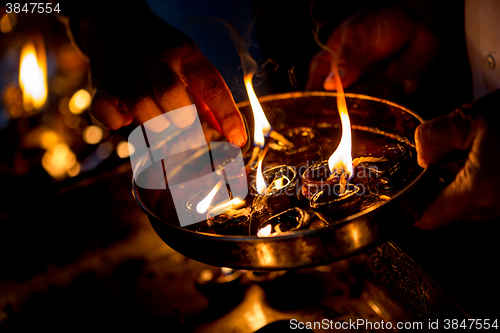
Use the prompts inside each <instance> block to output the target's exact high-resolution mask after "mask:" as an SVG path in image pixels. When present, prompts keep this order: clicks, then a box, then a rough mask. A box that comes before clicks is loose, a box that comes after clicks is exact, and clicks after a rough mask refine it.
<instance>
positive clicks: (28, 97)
mask: <svg viewBox="0 0 500 333" xmlns="http://www.w3.org/2000/svg"><path fill="white" fill-rule="evenodd" d="M19 85H20V86H21V89H22V91H23V107H24V110H25V111H27V112H29V111H32V110H39V109H41V108H43V106H44V105H45V102H46V100H47V64H46V57H45V50H44V48H43V44H42V43H41V42H40V43H38V52H37V48H35V44H34V43H33V42H32V41H28V42H27V43H26V44H24V46H23V48H22V50H21V62H20V66H19Z"/></svg>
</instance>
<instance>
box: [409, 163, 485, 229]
mask: <svg viewBox="0 0 500 333" xmlns="http://www.w3.org/2000/svg"><path fill="white" fill-rule="evenodd" d="M477 173H478V170H477V169H476V168H475V167H474V165H473V163H471V162H470V161H469V160H468V161H467V162H466V164H465V166H464V167H463V168H462V169H461V170H460V172H459V173H458V174H457V177H456V178H455V180H454V181H453V182H452V183H450V184H449V185H448V186H447V187H446V188H445V189H444V190H443V191H442V192H441V193H440V194H439V196H438V197H437V199H436V200H434V201H433V202H432V203H431V204H430V205H429V206H428V207H427V209H426V210H425V211H424V213H423V215H422V218H421V219H420V220H418V221H417V222H415V224H414V225H415V226H416V227H418V228H421V229H426V230H431V229H436V228H438V227H441V226H445V225H449V224H452V223H454V222H456V221H459V220H462V219H464V218H467V217H468V216H470V215H471V209H472V207H473V205H471V195H472V194H473V192H474V191H473V189H472V186H473V184H474V180H475V179H476V178H477Z"/></svg>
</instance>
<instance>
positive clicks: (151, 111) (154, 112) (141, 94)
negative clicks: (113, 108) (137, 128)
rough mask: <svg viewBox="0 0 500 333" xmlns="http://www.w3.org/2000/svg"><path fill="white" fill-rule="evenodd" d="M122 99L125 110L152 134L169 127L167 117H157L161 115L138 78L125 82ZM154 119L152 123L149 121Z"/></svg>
mask: <svg viewBox="0 0 500 333" xmlns="http://www.w3.org/2000/svg"><path fill="white" fill-rule="evenodd" d="M123 96H124V97H123V98H124V100H125V104H126V105H127V109H128V110H129V112H130V113H131V114H132V115H134V117H136V118H137V119H138V120H139V121H140V122H141V123H143V124H145V126H147V128H148V129H149V130H151V131H153V132H156V133H159V132H161V131H163V130H164V129H166V128H167V127H168V126H169V125H170V121H169V120H168V118H167V117H158V116H160V115H162V114H163V112H162V110H161V109H160V107H159V106H158V104H157V103H156V101H155V99H154V97H153V96H152V95H151V93H150V91H149V90H148V89H147V88H146V85H145V84H144V83H143V82H141V81H140V80H139V79H138V78H132V79H130V80H128V81H127V84H126V85H125V87H124V88H123ZM153 118H155V120H154V121H153V122H151V121H149V120H151V119H153Z"/></svg>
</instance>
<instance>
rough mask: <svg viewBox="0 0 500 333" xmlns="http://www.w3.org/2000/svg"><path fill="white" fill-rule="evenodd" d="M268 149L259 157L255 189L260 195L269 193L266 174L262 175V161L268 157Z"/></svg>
mask: <svg viewBox="0 0 500 333" xmlns="http://www.w3.org/2000/svg"><path fill="white" fill-rule="evenodd" d="M266 152H267V149H266V150H264V151H263V153H262V154H261V155H260V157H259V162H258V164H257V172H256V174H255V176H256V180H255V188H256V189H257V192H258V193H259V194H260V195H264V194H266V192H267V184H266V181H265V180H264V174H263V173H262V161H263V160H264V156H265V155H266Z"/></svg>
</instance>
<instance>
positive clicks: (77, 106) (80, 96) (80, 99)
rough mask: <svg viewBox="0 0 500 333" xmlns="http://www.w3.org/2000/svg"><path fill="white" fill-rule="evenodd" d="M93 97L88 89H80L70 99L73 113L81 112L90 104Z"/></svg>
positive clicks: (70, 109) (70, 108)
mask: <svg viewBox="0 0 500 333" xmlns="http://www.w3.org/2000/svg"><path fill="white" fill-rule="evenodd" d="M91 100H92V98H91V97H90V94H89V92H88V91H87V90H85V89H81V90H78V91H77V92H76V93H75V94H74V95H73V97H71V99H70V101H69V111H71V113H73V114H80V113H82V112H83V111H85V109H86V108H88V107H89V106H90V102H91Z"/></svg>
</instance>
